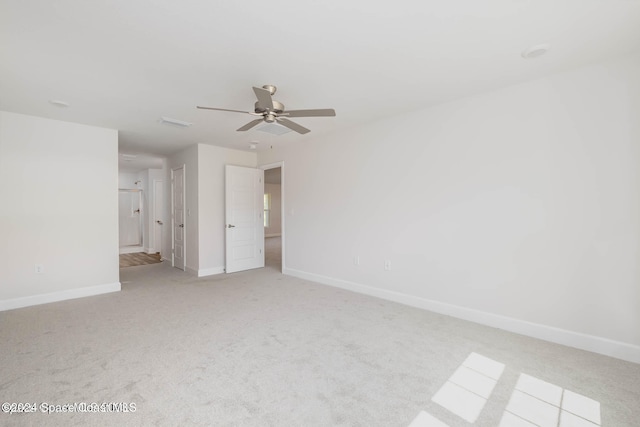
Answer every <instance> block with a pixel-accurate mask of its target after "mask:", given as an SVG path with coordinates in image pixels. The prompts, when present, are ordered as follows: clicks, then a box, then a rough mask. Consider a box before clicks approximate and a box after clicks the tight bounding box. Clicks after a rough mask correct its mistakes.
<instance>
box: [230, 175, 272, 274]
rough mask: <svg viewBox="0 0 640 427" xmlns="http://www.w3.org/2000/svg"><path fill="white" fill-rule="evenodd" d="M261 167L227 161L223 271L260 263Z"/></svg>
mask: <svg viewBox="0 0 640 427" xmlns="http://www.w3.org/2000/svg"><path fill="white" fill-rule="evenodd" d="M263 214H264V171H263V170H261V169H253V168H246V167H240V166H231V165H227V166H226V168H225V220H226V225H225V227H226V233H225V234H226V239H225V245H226V262H225V263H226V265H225V271H226V272H227V273H234V272H236V271H243V270H249V269H252V268H261V267H264V219H263Z"/></svg>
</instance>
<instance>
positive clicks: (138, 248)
mask: <svg viewBox="0 0 640 427" xmlns="http://www.w3.org/2000/svg"><path fill="white" fill-rule="evenodd" d="M138 252H144V248H143V247H142V246H124V247H122V248H120V250H119V253H120V255H124V254H135V253H138Z"/></svg>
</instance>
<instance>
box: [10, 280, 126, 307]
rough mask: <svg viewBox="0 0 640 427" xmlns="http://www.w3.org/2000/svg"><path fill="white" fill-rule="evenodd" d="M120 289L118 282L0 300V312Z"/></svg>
mask: <svg viewBox="0 0 640 427" xmlns="http://www.w3.org/2000/svg"><path fill="white" fill-rule="evenodd" d="M120 288H121V286H120V282H116V283H107V284H104V285H95V286H87V287H82V288H75V289H67V290H64V291H58V292H51V293H47V294H39V295H31V296H28V297H22V298H12V299H6V300H0V311H6V310H13V309H16V308H22V307H29V306H32V305H40V304H47V303H50V302H56V301H64V300H68V299H75V298H83V297H90V296H93V295H100V294H107V293H109V292H118V291H120Z"/></svg>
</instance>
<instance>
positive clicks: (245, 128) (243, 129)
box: [236, 119, 262, 132]
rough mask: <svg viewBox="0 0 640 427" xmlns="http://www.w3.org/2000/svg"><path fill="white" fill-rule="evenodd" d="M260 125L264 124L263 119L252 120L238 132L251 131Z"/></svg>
mask: <svg viewBox="0 0 640 427" xmlns="http://www.w3.org/2000/svg"><path fill="white" fill-rule="evenodd" d="M258 123H262V119H255V120H251V121H250V122H249V123H247V124H246V125H244V126H242V127H241V128H240V129H236V131H238V132H243V131H245V130H249V129H251V128H252V127H254V126H255V125H257V124H258Z"/></svg>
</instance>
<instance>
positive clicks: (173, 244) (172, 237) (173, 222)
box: [171, 164, 187, 271]
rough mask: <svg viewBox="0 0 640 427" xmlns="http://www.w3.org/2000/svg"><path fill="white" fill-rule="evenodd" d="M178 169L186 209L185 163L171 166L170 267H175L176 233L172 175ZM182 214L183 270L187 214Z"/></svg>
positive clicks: (173, 180)
mask: <svg viewBox="0 0 640 427" xmlns="http://www.w3.org/2000/svg"><path fill="white" fill-rule="evenodd" d="M178 169H182V206H183V208H184V209H185V211H186V210H187V165H185V164H182V165H181V166H177V167H175V168H171V267H175V266H176V264H175V238H176V233H175V230H176V229H175V227H176V224H175V222H176V218H175V212H174V202H173V199H174V191H173V187H174V183H175V179H174V175H175V171H176V170H178ZM183 215H184V223H183V224H184V231H183V232H182V236H183V240H182V242H183V245H184V251H183V254H182V259H183V264H184V270H183V271H186V270H187V215H186V212H183Z"/></svg>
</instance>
